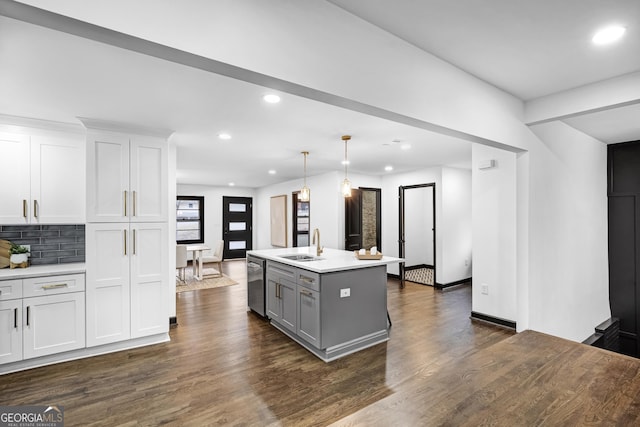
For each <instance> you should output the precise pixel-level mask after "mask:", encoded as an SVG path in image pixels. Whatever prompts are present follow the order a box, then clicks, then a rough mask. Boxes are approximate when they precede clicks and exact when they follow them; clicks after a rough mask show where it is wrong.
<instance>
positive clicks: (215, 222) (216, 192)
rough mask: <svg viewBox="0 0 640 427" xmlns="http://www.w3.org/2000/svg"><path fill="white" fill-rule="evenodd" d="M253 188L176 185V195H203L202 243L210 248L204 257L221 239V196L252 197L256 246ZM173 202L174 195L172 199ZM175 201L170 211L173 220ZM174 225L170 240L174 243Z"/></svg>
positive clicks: (254, 246)
mask: <svg viewBox="0 0 640 427" xmlns="http://www.w3.org/2000/svg"><path fill="white" fill-rule="evenodd" d="M255 193H256V192H255V190H254V189H252V188H239V187H217V186H208V185H186V184H181V185H178V186H177V195H178V196H204V216H205V218H204V244H205V245H207V246H209V247H210V248H212V249H211V250H209V251H205V252H204V257H210V256H213V247H214V244H215V242H216V241H218V240H221V239H222V196H231V197H253V198H254V202H253V218H254V223H253V230H254V232H253V248H254V249H257V247H256V228H257V227H256V225H257V224H256V222H255V218H256V212H255V211H256V203H255ZM172 200H174V202H175V197H174V198H173V199H172ZM175 210H176V207H175V203H174V204H173V207H172V211H173V215H174V222H175ZM175 236H176V234H175V226H174V230H173V234H172V235H171V240H172V241H173V242H174V243H175Z"/></svg>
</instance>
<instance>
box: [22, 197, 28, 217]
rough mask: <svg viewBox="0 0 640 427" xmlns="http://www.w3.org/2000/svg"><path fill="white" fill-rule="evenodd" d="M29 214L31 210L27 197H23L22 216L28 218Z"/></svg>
mask: <svg viewBox="0 0 640 427" xmlns="http://www.w3.org/2000/svg"><path fill="white" fill-rule="evenodd" d="M28 214H29V210H28V208H27V201H26V200H25V199H22V216H23V217H25V218H26V217H27V215H28Z"/></svg>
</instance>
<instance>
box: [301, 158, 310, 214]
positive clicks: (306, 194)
mask: <svg viewBox="0 0 640 427" xmlns="http://www.w3.org/2000/svg"><path fill="white" fill-rule="evenodd" d="M302 154H303V155H304V186H303V187H302V190H300V201H301V202H308V201H309V198H310V197H311V190H309V187H307V156H308V155H309V152H308V151H303V152H302Z"/></svg>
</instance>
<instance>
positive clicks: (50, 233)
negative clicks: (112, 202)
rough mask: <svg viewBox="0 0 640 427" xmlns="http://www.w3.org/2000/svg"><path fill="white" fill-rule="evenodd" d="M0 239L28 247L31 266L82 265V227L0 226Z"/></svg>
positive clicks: (70, 225) (51, 225)
mask: <svg viewBox="0 0 640 427" xmlns="http://www.w3.org/2000/svg"><path fill="white" fill-rule="evenodd" d="M0 239H2V240H9V241H10V242H13V243H16V244H19V245H31V256H30V257H29V263H30V264H31V265H44V264H64V263H69V262H84V261H85V258H84V254H85V252H84V224H62V225H54V224H43V225H40V224H36V225H0Z"/></svg>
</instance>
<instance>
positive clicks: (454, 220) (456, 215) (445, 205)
mask: <svg viewBox="0 0 640 427" xmlns="http://www.w3.org/2000/svg"><path fill="white" fill-rule="evenodd" d="M441 187H442V188H441V191H442V213H443V218H442V220H441V221H440V222H439V226H438V229H437V232H438V233H441V234H442V236H443V237H442V255H441V256H442V270H443V271H442V274H441V275H440V276H439V277H440V282H438V283H442V284H448V283H454V282H458V281H460V280H464V279H468V278H469V277H471V275H472V272H471V264H472V256H471V248H472V234H473V230H472V225H471V224H472V220H471V171H470V170H466V169H454V168H446V167H445V168H442V186H441Z"/></svg>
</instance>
